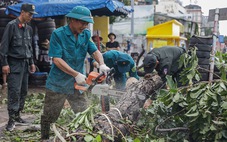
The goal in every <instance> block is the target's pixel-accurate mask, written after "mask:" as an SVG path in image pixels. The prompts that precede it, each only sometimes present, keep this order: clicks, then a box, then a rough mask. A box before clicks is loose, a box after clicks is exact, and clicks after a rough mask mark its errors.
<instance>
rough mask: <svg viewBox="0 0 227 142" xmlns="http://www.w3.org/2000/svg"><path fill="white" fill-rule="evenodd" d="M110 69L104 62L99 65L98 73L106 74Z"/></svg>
mask: <svg viewBox="0 0 227 142" xmlns="http://www.w3.org/2000/svg"><path fill="white" fill-rule="evenodd" d="M109 70H110V68H109V67H107V66H106V64H102V65H100V66H99V73H104V74H105V75H107V72H108V71H109Z"/></svg>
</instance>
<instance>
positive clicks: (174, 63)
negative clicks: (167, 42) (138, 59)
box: [143, 46, 185, 81]
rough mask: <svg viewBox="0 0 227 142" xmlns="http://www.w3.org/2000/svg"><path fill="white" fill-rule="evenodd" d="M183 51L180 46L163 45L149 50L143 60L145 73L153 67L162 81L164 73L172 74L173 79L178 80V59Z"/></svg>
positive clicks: (150, 71) (164, 79)
mask: <svg viewBox="0 0 227 142" xmlns="http://www.w3.org/2000/svg"><path fill="white" fill-rule="evenodd" d="M183 53H185V49H184V48H181V47H169V46H164V47H160V48H154V49H153V50H151V51H150V52H149V53H148V54H147V55H146V56H145V58H144V60H143V68H144V71H145V72H146V73H152V72H153V70H154V69H155V70H156V71H157V72H158V75H159V76H160V77H161V78H162V80H163V81H166V78H165V77H166V75H172V77H173V79H176V80H177V81H178V80H179V74H180V71H181V70H182V68H180V69H179V63H178V60H179V59H180V56H181V55H182V54H183Z"/></svg>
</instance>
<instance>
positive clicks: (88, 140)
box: [84, 135, 94, 142]
mask: <svg viewBox="0 0 227 142" xmlns="http://www.w3.org/2000/svg"><path fill="white" fill-rule="evenodd" d="M93 139H94V138H93V137H92V136H91V135H86V136H85V137H84V140H85V141H86V142H91V141H93Z"/></svg>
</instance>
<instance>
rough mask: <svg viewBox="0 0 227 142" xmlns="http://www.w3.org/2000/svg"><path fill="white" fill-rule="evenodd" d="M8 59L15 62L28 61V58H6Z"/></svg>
mask: <svg viewBox="0 0 227 142" xmlns="http://www.w3.org/2000/svg"><path fill="white" fill-rule="evenodd" d="M8 59H9V60H15V61H16V60H17V61H25V62H26V61H29V58H15V57H11V56H8Z"/></svg>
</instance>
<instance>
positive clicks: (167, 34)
mask: <svg viewBox="0 0 227 142" xmlns="http://www.w3.org/2000/svg"><path fill="white" fill-rule="evenodd" d="M180 33H183V25H182V24H181V23H180V22H178V21H177V20H171V21H168V22H165V23H162V24H159V25H156V26H153V27H150V28H148V29H147V35H146V39H147V51H150V47H151V46H150V45H151V44H152V48H158V47H162V46H166V45H168V46H180V41H181V40H187V38H185V37H181V36H180Z"/></svg>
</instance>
